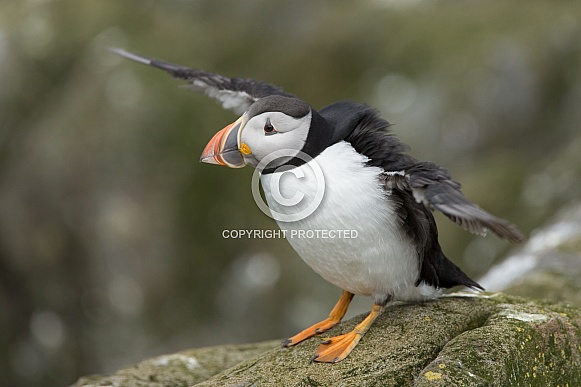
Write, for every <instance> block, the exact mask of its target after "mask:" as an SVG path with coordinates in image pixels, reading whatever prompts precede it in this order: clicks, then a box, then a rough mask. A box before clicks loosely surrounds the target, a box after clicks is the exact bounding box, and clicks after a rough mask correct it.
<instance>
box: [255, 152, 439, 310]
mask: <svg viewBox="0 0 581 387" xmlns="http://www.w3.org/2000/svg"><path fill="white" fill-rule="evenodd" d="M367 161H368V159H367V158H366V157H365V156H362V155H360V154H359V153H357V152H356V151H355V150H354V149H353V147H351V145H350V144H348V143H347V142H345V141H342V142H340V143H337V144H335V145H333V146H331V147H329V148H327V149H326V150H325V151H323V152H322V153H321V154H320V155H319V156H317V157H316V158H315V159H314V160H311V161H310V162H309V163H306V164H304V165H302V166H300V167H297V168H295V170H294V172H293V173H291V171H287V172H283V173H273V174H267V175H262V176H261V182H262V185H263V189H264V192H265V196H266V199H267V201H268V205H269V207H270V208H271V210H274V211H276V212H279V213H282V214H289V213H296V212H297V211H299V210H303V209H305V208H307V207H308V206H309V204H310V202H311V201H312V200H313V199H314V198H315V197H316V191H317V188H319V189H320V188H321V184H323V183H322V182H321V181H320V180H319V179H317V175H316V173H315V172H314V168H316V166H315V165H313V163H316V164H317V165H318V166H319V167H320V169H321V170H322V172H323V176H324V194H323V198H322V201H321V203H320V205H319V206H318V207H317V208H316V210H315V211H314V212H313V213H312V214H310V215H309V216H307V217H306V218H304V219H300V220H295V221H292V222H281V221H277V222H278V224H279V226H280V228H281V229H282V230H286V231H285V232H286V236H287V239H288V240H289V242H290V244H291V245H292V246H293V247H294V249H295V250H296V251H297V253H298V254H299V255H300V256H301V258H302V259H303V260H304V261H305V262H306V263H307V264H308V265H309V266H310V267H311V268H312V269H313V270H314V271H315V272H317V273H318V274H320V275H321V276H322V277H323V278H324V279H325V280H327V281H329V282H330V283H332V284H334V285H336V286H338V287H340V288H342V289H344V290H347V291H349V292H352V293H355V294H362V295H371V296H373V297H374V299H375V300H377V301H378V302H381V301H382V300H383V301H384V299H385V298H387V297H388V296H392V297H394V298H395V299H401V300H419V299H424V298H429V297H433V296H434V295H435V294H434V293H435V291H434V288H433V287H430V286H420V287H416V286H415V282H416V280H417V278H418V273H419V262H418V255H417V252H416V249H415V247H414V246H413V244H412V243H411V240H410V239H409V238H408V237H407V235H406V234H405V233H404V232H402V230H401V229H400V227H399V226H398V225H397V223H396V221H395V219H396V214H395V208H394V207H393V204H392V203H391V201H390V200H389V195H390V193H389V192H386V191H385V190H384V189H383V188H382V187H381V186H380V182H379V179H378V175H379V174H380V173H381V172H382V169H380V168H377V167H369V166H366V165H365V163H366V162H367ZM301 176H302V177H301ZM277 191H278V192H277ZM281 196H282V197H283V198H287V199H288V198H294V199H298V198H301V197H302V200H301V201H300V203H298V204H296V205H294V206H288V203H287V205H284V204H281V200H280V197H281ZM282 201H284V200H282ZM291 202H292V200H291ZM345 231H347V232H345ZM345 236H349V237H350V238H346V237H345Z"/></svg>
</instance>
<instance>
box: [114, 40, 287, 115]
mask: <svg viewBox="0 0 581 387" xmlns="http://www.w3.org/2000/svg"><path fill="white" fill-rule="evenodd" d="M108 49H109V51H111V52H113V53H115V54H117V55H120V56H122V57H124V58H127V59H131V60H133V61H135V62H138V63H142V64H145V65H148V66H152V67H156V68H158V69H161V70H164V71H166V72H167V73H169V74H170V75H171V76H172V77H174V78H176V79H181V80H184V81H187V82H188V83H189V84H187V85H185V87H186V88H189V89H192V90H195V91H201V92H203V93H204V94H206V95H207V96H208V97H210V98H213V99H215V100H217V101H218V102H220V103H221V104H222V107H223V108H224V109H228V110H232V111H234V112H235V113H236V114H242V113H244V112H245V111H246V110H248V108H249V107H250V105H252V104H253V103H254V102H256V101H257V100H259V99H260V98H264V97H267V96H269V95H283V96H287V97H293V95H291V94H288V93H285V92H284V91H283V90H282V89H281V88H280V87H278V86H275V85H271V84H269V83H265V82H259V81H257V80H254V79H250V78H228V77H225V76H223V75H220V74H215V73H210V72H207V71H203V70H197V69H193V68H189V67H184V66H180V65H177V64H174V63H170V62H165V61H162V60H158V59H153V58H147V57H144V56H140V55H136V54H133V53H131V52H128V51H125V50H122V49H120V48H114V47H110V48H108Z"/></svg>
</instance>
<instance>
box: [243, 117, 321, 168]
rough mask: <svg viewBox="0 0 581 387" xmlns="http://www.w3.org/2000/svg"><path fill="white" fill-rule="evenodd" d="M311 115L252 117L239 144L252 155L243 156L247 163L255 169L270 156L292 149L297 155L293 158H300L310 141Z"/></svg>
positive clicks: (282, 159) (277, 161)
mask: <svg viewBox="0 0 581 387" xmlns="http://www.w3.org/2000/svg"><path fill="white" fill-rule="evenodd" d="M311 114H312V113H309V114H307V115H306V116H304V117H301V118H294V117H291V116H288V115H286V114H284V113H281V112H265V113H262V114H259V115H256V116H254V117H252V118H251V119H250V120H249V121H248V122H247V123H246V125H245V126H244V128H242V130H241V132H240V137H239V141H238V145H239V146H242V144H246V146H247V147H248V148H250V152H252V153H250V154H245V155H244V160H245V161H246V163H248V164H250V165H252V166H254V167H256V166H257V165H258V163H259V162H260V161H261V160H262V159H264V158H265V157H267V156H268V155H269V154H271V153H272V152H275V151H278V150H283V149H284V150H287V149H290V150H292V151H294V153H292V154H293V155H295V154H297V153H298V152H299V151H300V150H301V149H303V146H304V145H305V141H306V140H307V135H308V133H309V127H310V126H311ZM288 153H291V152H288ZM291 157H292V156H287V157H280V158H277V159H275V160H273V161H272V164H269V165H268V167H277V166H279V165H282V164H284V163H285V162H287V161H289V160H290V159H291Z"/></svg>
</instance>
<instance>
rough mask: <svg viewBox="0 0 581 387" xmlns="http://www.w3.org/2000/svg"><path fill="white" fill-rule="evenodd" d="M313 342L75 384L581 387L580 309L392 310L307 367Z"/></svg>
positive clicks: (458, 297) (436, 304)
mask: <svg viewBox="0 0 581 387" xmlns="http://www.w3.org/2000/svg"><path fill="white" fill-rule="evenodd" d="M363 317H364V316H363V315H361V316H357V317H354V318H353V319H351V320H349V321H346V322H345V323H343V324H340V325H339V326H337V327H335V328H333V329H332V330H331V331H329V332H328V335H337V334H341V333H345V332H347V331H349V330H350V329H352V328H353V327H354V326H355V324H357V323H358V322H359V321H361V319H362V318H363ZM324 336H327V335H324ZM320 341H321V338H319V337H315V338H313V339H310V340H307V341H306V342H304V343H301V344H299V345H298V346H296V347H294V348H290V349H286V348H280V345H279V342H276V341H268V342H263V343H258V344H251V345H242V346H218V347H211V348H201V349H194V350H191V351H185V352H181V353H178V354H173V355H167V356H161V357H157V358H154V359H150V360H147V361H145V362H143V363H140V364H138V365H137V366H134V367H131V368H127V369H123V370H121V371H119V372H118V373H116V374H114V375H111V376H92V377H85V378H82V379H80V380H79V381H78V382H77V384H76V386H105V385H115V386H187V385H196V386H254V385H256V386H282V385H284V386H351V385H353V386H355V385H356V386H361V385H365V386H390V385H394V386H406V385H410V386H411V385H414V384H415V385H419V386H427V385H430V386H434V385H438V386H451V385H464V386H480V385H482V386H485V385H486V386H488V385H514V384H516V383H517V382H518V383H519V385H555V386H556V385H563V386H564V385H566V384H567V383H568V384H569V385H570V386H572V385H581V311H579V310H578V309H575V308H572V307H569V306H566V305H563V304H558V305H552V304H549V303H547V302H544V301H538V300H530V299H525V298H520V297H515V296H508V295H504V294H500V293H483V294H474V293H455V294H452V295H450V296H447V297H443V298H441V299H439V300H437V301H433V302H427V303H421V304H399V305H394V306H392V307H390V308H388V309H387V310H386V311H385V312H384V313H383V315H382V316H381V317H380V318H379V319H378V320H377V321H376V323H375V324H374V326H373V328H372V329H371V330H370V331H369V332H368V334H367V335H366V336H365V338H364V339H363V340H362V341H361V343H360V344H359V346H357V347H356V348H355V350H354V351H353V353H352V354H351V355H350V356H349V357H348V358H347V359H345V360H344V361H343V362H341V363H338V364H319V363H313V364H310V363H309V359H310V357H311V356H312V354H313V353H314V351H315V348H316V346H317V345H318V344H319V342H320ZM196 383H197V384H196Z"/></svg>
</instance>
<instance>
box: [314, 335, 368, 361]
mask: <svg viewBox="0 0 581 387" xmlns="http://www.w3.org/2000/svg"><path fill="white" fill-rule="evenodd" d="M361 337H362V335H361V334H360V333H358V332H355V331H352V332H349V333H346V334H344V335H340V336H335V337H332V338H330V339H328V340H325V341H323V342H322V343H321V344H320V345H319V347H318V348H317V350H316V351H315V355H314V356H313V357H312V358H311V362H313V361H316V362H321V363H337V362H340V361H341V360H343V359H345V358H346V357H347V356H348V355H349V354H350V353H351V351H352V350H353V348H355V346H356V345H357V344H358V343H359V340H361Z"/></svg>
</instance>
